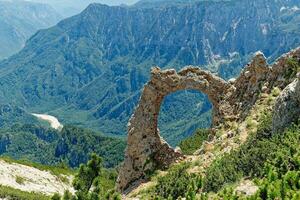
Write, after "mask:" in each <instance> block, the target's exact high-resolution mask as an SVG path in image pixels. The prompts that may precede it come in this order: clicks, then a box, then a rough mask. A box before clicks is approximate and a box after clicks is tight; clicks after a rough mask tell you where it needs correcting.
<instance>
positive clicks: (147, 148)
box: [117, 48, 300, 191]
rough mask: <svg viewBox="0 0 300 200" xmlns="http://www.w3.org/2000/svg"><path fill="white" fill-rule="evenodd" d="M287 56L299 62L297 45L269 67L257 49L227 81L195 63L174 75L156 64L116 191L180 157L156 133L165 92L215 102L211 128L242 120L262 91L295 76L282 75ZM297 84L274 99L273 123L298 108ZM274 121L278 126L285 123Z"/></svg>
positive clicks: (131, 131)
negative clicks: (197, 93) (183, 92)
mask: <svg viewBox="0 0 300 200" xmlns="http://www.w3.org/2000/svg"><path fill="white" fill-rule="evenodd" d="M291 58H293V60H295V61H296V62H299V60H300V48H298V49H296V50H294V51H291V52H290V53H288V54H286V55H284V56H282V57H281V58H280V59H278V61H277V62H276V63H275V64H274V65H273V66H268V64H267V62H266V58H265V56H264V55H263V54H262V53H261V52H258V53H256V54H255V56H254V58H253V60H252V62H251V63H249V64H248V65H247V66H246V67H245V68H244V70H243V72H242V73H241V75H240V77H238V78H237V79H236V80H231V81H229V82H226V81H224V80H223V79H221V78H219V77H217V76H215V75H213V74H212V73H210V72H208V71H203V70H201V69H200V68H197V67H186V68H184V69H183V70H181V71H180V72H178V73H176V71H175V70H173V69H171V70H165V71H161V70H160V68H158V67H155V68H153V69H152V72H151V79H150V81H149V82H148V83H147V84H146V85H145V87H144V90H143V92H142V96H141V98H140V102H139V104H138V106H137V108H136V110H135V112H134V114H133V116H132V117H131V119H130V121H129V124H128V144H127V149H126V154H125V161H124V163H123V165H122V166H121V168H120V171H119V177H118V181H117V189H118V190H119V191H124V190H125V189H127V188H128V187H129V186H130V185H131V184H132V183H133V182H135V181H138V180H141V179H143V178H146V176H147V174H148V173H151V172H152V171H154V170H155V169H157V168H164V167H168V166H169V165H170V164H171V163H173V162H175V161H176V160H179V159H181V158H183V157H184V156H183V155H182V154H181V153H180V152H176V151H175V150H173V149H172V148H171V147H170V146H169V145H168V144H167V143H166V142H165V141H164V140H163V139H162V138H161V137H160V134H159V130H158V128H157V121H158V115H159V111H160V106H161V103H162V101H163V99H164V97H165V96H166V95H168V94H170V93H173V92H176V91H179V90H185V89H193V90H198V91H200V92H203V93H204V94H206V95H207V96H208V98H209V100H210V101H211V103H212V104H213V113H212V114H213V116H212V118H213V126H218V125H219V124H221V123H223V122H225V121H233V120H244V119H245V117H246V116H247V114H248V112H249V110H250V109H251V108H252V106H253V105H254V104H255V102H256V101H257V99H258V97H259V94H260V93H261V91H262V90H264V92H270V91H271V89H272V88H273V87H275V86H276V87H280V88H284V87H286V86H287V85H288V84H290V82H292V81H293V79H295V77H294V78H293V77H292V78H290V79H287V78H286V77H285V78H283V76H284V74H287V72H290V71H291V70H294V69H293V66H292V65H290V64H289V62H288V61H289V59H291ZM299 88H300V86H299V81H295V82H294V83H292V84H291V86H289V87H288V88H287V89H286V92H285V93H286V94H283V95H284V96H283V97H282V100H280V99H279V100H278V101H280V102H279V103H285V105H286V106H284V107H280V106H278V108H277V110H278V114H277V115H278V117H277V118H276V117H275V118H274V123H277V121H278V120H281V119H280V114H281V112H283V113H288V112H289V111H290V108H291V107H295V106H296V107H297V108H299V93H300V92H299V90H300V89H299ZM290 101H291V102H290ZM296 104H297V105H296ZM299 110H300V109H299ZM299 110H295V112H296V113H294V111H293V113H290V115H288V117H286V119H283V121H290V119H291V118H292V117H294V115H296V114H297V113H298V114H299V112H300V111H299ZM281 115H282V114H281ZM283 123H284V122H283ZM278 125H279V128H280V127H281V126H282V125H283V124H278Z"/></svg>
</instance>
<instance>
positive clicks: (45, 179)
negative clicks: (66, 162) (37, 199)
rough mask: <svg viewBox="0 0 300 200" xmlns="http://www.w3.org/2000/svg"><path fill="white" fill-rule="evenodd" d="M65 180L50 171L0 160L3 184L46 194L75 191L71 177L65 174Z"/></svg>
mask: <svg viewBox="0 0 300 200" xmlns="http://www.w3.org/2000/svg"><path fill="white" fill-rule="evenodd" d="M61 176H64V175H61ZM63 180H64V182H63V181H62V179H61V178H60V177H58V176H55V175H53V174H51V173H50V172H49V171H42V170H39V169H37V168H34V167H29V166H26V165H21V164H17V163H8V162H6V161H4V160H0V184H1V185H3V186H8V187H12V188H16V189H19V190H22V191H26V192H37V193H43V194H46V195H53V194H54V193H60V194H63V193H64V191H65V190H69V191H70V192H72V193H73V192H74V190H73V188H72V186H71V184H70V182H71V177H67V176H65V178H64V179H63ZM68 182H69V183H68Z"/></svg>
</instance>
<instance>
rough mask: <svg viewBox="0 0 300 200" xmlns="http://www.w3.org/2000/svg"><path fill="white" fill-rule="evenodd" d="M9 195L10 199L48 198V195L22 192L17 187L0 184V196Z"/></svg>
mask: <svg viewBox="0 0 300 200" xmlns="http://www.w3.org/2000/svg"><path fill="white" fill-rule="evenodd" d="M6 197H9V199H11V200H49V197H47V196H45V195H43V194H38V193H29V192H23V191H21V190H18V189H14V188H11V187H6V186H2V185H0V198H6Z"/></svg>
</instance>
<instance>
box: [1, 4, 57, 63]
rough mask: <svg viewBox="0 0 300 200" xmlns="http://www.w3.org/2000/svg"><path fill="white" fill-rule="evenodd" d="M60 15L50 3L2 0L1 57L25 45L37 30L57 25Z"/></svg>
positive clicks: (5, 56)
mask: <svg viewBox="0 0 300 200" xmlns="http://www.w3.org/2000/svg"><path fill="white" fill-rule="evenodd" d="M60 19H61V17H60V15H59V14H58V13H57V12H56V11H55V10H54V9H53V8H51V7H50V6H49V5H46V4H40V3H31V2H26V1H2V0H1V1H0V44H1V47H0V59H3V58H7V57H9V56H10V55H12V54H14V53H16V52H18V51H19V50H21V49H22V48H23V47H24V46H25V42H26V40H27V39H28V38H30V37H31V36H32V35H33V34H34V33H35V32H36V31H37V30H39V29H43V28H48V27H50V26H53V25H55V24H56V23H57V22H58V21H59V20H60Z"/></svg>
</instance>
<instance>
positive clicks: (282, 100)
mask: <svg viewBox="0 0 300 200" xmlns="http://www.w3.org/2000/svg"><path fill="white" fill-rule="evenodd" d="M299 118H300V81H299V78H298V79H296V80H295V81H294V82H292V83H291V84H290V85H288V86H287V87H286V88H285V89H284V90H283V91H282V93H281V95H280V96H279V97H278V98H277V99H276V103H275V107H274V113H273V122H272V127H273V132H274V133H277V132H280V131H283V130H284V128H286V127H287V126H289V125H290V124H291V123H293V122H296V121H297V120H298V119H299Z"/></svg>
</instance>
